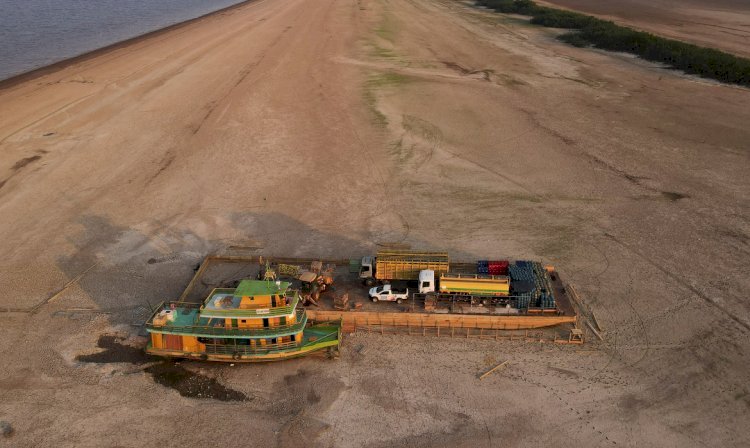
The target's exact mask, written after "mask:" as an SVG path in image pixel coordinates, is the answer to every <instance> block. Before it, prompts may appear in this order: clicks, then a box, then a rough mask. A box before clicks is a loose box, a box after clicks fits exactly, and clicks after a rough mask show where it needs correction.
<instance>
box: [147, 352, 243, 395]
mask: <svg viewBox="0 0 750 448" xmlns="http://www.w3.org/2000/svg"><path fill="white" fill-rule="evenodd" d="M146 372H148V373H150V374H151V375H152V376H153V377H154V381H156V382H157V383H159V384H161V385H162V386H165V387H169V388H172V389H174V390H176V391H177V392H179V393H180V395H182V396H183V397H189V398H213V399H214V400H219V401H250V400H251V398H249V397H248V396H247V395H245V394H243V393H242V392H239V391H236V390H234V389H229V388H228V387H225V386H223V385H221V384H220V383H219V382H218V381H216V380H215V379H213V378H209V377H207V376H204V375H201V374H198V373H194V372H191V371H189V370H187V369H185V368H184V367H182V366H180V365H179V364H173V363H170V362H164V363H161V364H156V365H153V366H151V367H148V368H147V369H146Z"/></svg>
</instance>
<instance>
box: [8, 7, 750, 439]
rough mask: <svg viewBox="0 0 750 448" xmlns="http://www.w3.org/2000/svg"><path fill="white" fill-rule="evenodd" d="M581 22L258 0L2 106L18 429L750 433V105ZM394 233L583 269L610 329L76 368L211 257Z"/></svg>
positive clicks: (227, 433)
mask: <svg viewBox="0 0 750 448" xmlns="http://www.w3.org/2000/svg"><path fill="white" fill-rule="evenodd" d="M436 30H439V32H436ZM553 33H554V31H553V30H549V29H542V28H538V27H530V26H528V25H527V24H526V23H524V22H522V21H519V20H517V19H514V18H507V17H503V16H501V15H498V14H494V13H490V12H487V11H481V10H478V9H475V8H470V7H468V6H467V5H466V4H465V3H463V2H457V1H452V0H410V1H393V0H378V1H371V2H365V1H362V0H319V1H314V2H312V1H303V0H257V1H254V2H251V3H247V4H243V5H241V6H239V7H235V8H233V9H231V10H228V11H224V12H222V13H218V14H214V15H211V16H208V17H205V18H202V19H200V20H196V21H194V22H192V23H190V24H188V25H184V26H179V27H176V28H173V29H170V30H167V31H164V32H161V33H158V34H157V35H152V36H148V37H146V38H143V39H139V40H137V41H134V42H130V43H128V44H126V45H121V46H118V47H117V48H113V49H110V50H108V51H103V52H101V53H99V54H96V55H92V56H91V57H87V58H83V59H81V60H78V61H74V62H73V63H71V64H68V65H66V66H64V67H62V66H61V67H58V69H56V70H50V71H48V72H46V73H43V74H40V76H37V77H34V78H32V79H28V80H26V81H24V82H18V83H16V84H14V85H10V86H7V87H6V88H4V89H2V90H0V234H2V235H3V244H2V245H0V290H2V291H4V293H3V294H2V296H0V354H2V358H3V359H4V360H5V361H6V362H3V363H0V420H2V421H8V422H10V423H11V424H12V425H13V427H14V429H15V432H14V435H13V437H12V438H11V439H7V440H8V441H9V443H11V444H12V445H15V446H39V445H55V446H97V447H98V446H115V445H117V446H144V445H154V444H157V443H162V444H165V445H173V446H174V445H181V446H193V445H199V444H206V443H211V444H216V443H220V444H233V443H234V444H248V443H253V444H258V445H264V446H268V445H279V446H298V445H299V446H302V445H304V446H307V447H309V446H344V447H349V446H351V447H361V446H368V447H385V446H388V447H392V446H403V447H412V446H439V445H446V446H477V445H487V446H496V445H498V444H505V443H508V444H517V445H544V446H560V445H569V444H571V443H573V444H579V445H581V446H608V445H614V444H615V443H616V444H617V445H621V446H622V445H629V444H635V443H638V444H644V445H659V446H680V447H684V446H702V445H721V446H744V445H747V444H748V435H747V434H744V433H738V432H737V428H741V427H744V426H745V423H743V422H746V421H747V415H748V414H747V409H748V391H747V372H746V370H747V369H746V366H747V364H748V362H750V360H748V359H747V357H748V353H750V350H748V349H749V348H750V347H749V346H748V344H749V342H748V341H749V339H748V337H747V336H748V332H750V309H748V306H747V302H746V297H747V294H748V292H749V291H750V283H749V280H748V278H747V276H746V275H745V271H746V264H747V263H746V260H747V257H748V246H747V244H748V235H750V227H748V223H749V222H750V219H749V218H748V216H749V213H750V203H749V202H748V198H749V197H750V195H748V191H750V184H749V183H748V179H747V166H748V154H747V149H748V142H750V130H749V129H748V128H747V125H746V124H747V123H748V122H749V121H750V107H748V106H750V93H748V90H746V89H741V88H736V87H731V86H723V85H720V84H716V83H712V82H706V81H703V80H699V79H695V78H690V77H685V76H682V75H680V74H679V73H676V72H673V71H668V70H663V69H660V68H657V67H654V66H653V65H650V64H647V63H644V62H643V61H639V60H637V59H634V58H630V57H627V56H623V55H617V54H615V55H613V54H608V53H604V52H599V51H592V50H587V49H578V48H574V47H570V46H566V45H564V44H561V43H559V42H557V41H556V40H555V39H554V34H553ZM389 242H390V243H392V242H397V243H400V244H407V245H411V246H413V247H415V248H421V249H441V250H447V251H449V252H450V253H451V255H452V256H453V257H454V258H456V259H464V260H467V259H478V258H500V257H509V258H517V259H522V258H534V259H541V260H543V261H545V262H548V263H551V264H554V265H555V266H556V267H557V268H558V269H559V270H560V272H561V276H562V277H563V278H565V279H569V280H570V281H571V282H573V283H575V284H576V285H577V287H578V290H579V291H580V292H581V295H582V296H583V297H584V299H585V300H586V301H587V303H588V304H589V305H590V306H591V308H592V309H593V310H594V311H595V313H596V314H597V318H598V320H599V321H600V323H601V324H602V325H603V326H604V327H605V328H606V330H607V331H606V339H605V341H603V342H594V343H592V344H590V345H586V346H584V347H583V348H580V349H577V348H572V349H570V348H561V347H550V346H544V345H538V344H525V343H512V344H510V345H504V344H503V343H495V342H491V341H485V342H479V343H475V342H473V341H465V340H450V339H440V340H436V339H429V338H427V339H421V338H419V339H415V338H406V339H403V338H401V339H399V338H395V337H381V336H374V335H372V336H366V335H359V336H355V337H353V338H351V339H349V341H348V342H345V347H344V352H343V355H342V357H341V358H340V359H339V360H337V361H328V360H325V359H302V360H295V361H291V362H289V363H283V364H275V365H268V366H247V367H242V368H237V367H229V366H216V365H206V364H200V363H184V364H183V365H182V367H184V368H185V369H188V370H190V371H193V372H197V373H200V374H201V375H203V376H207V377H210V378H213V379H215V380H216V381H218V382H219V383H221V384H224V385H226V386H227V387H229V388H231V389H233V390H237V391H240V392H241V393H243V394H244V395H245V396H247V397H251V398H252V399H251V400H250V401H248V402H222V401H216V400H202V399H197V398H188V397H184V396H181V395H180V394H179V393H178V392H177V391H175V390H174V389H171V388H168V387H164V386H163V385H161V384H159V383H157V382H155V381H154V377H153V376H152V375H151V374H150V373H148V372H145V371H143V370H141V369H140V368H141V367H143V366H142V365H140V364H139V365H137V366H133V365H129V364H123V363H92V362H81V361H77V360H76V357H77V356H78V355H81V354H87V353H94V352H97V351H98V350H100V349H99V348H97V341H98V340H99V338H100V336H101V335H104V334H113V333H117V334H122V335H123V336H126V337H128V339H127V343H133V344H136V343H138V337H137V334H138V332H139V327H137V325H139V324H140V323H141V322H142V320H143V319H144V318H145V317H146V315H147V314H148V304H149V303H150V304H153V303H158V302H160V301H162V300H164V299H170V298H174V297H177V296H179V294H180V292H181V291H182V289H183V288H184V287H185V285H186V284H187V283H188V281H189V280H190V278H191V277H192V274H193V268H194V267H195V265H196V263H198V262H199V261H200V260H201V259H202V258H203V257H204V256H205V255H206V254H208V253H211V252H215V251H230V252H233V253H242V254H249V255H259V254H264V255H285V256H305V257H315V256H319V257H327V258H345V257H354V256H361V255H363V254H367V253H372V252H374V251H375V250H377V248H378V247H379V244H384V243H389ZM8 310H11V312H7V311H8ZM360 345H361V347H360ZM384 348H385V349H384ZM505 359H511V360H512V368H509V369H507V371H506V372H504V373H502V374H499V375H493V376H492V377H491V378H490V379H488V380H483V381H481V382H480V381H478V380H477V375H478V374H479V373H481V372H484V371H486V370H487V369H488V368H489V367H491V366H493V365H495V364H496V363H498V362H500V361H503V360H505ZM138 362H139V361H138ZM136 367H137V368H136ZM715 415H721V416H722V417H721V418H719V419H707V418H706V416H715ZM249 440H250V441H252V442H248V441H249Z"/></svg>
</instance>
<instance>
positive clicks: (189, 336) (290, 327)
mask: <svg viewBox="0 0 750 448" xmlns="http://www.w3.org/2000/svg"><path fill="white" fill-rule="evenodd" d="M290 286H291V283H289V282H282V281H269V280H243V281H241V282H240V284H239V285H238V286H237V288H216V289H214V290H213V291H211V293H210V294H209V295H208V297H207V298H206V299H205V300H204V301H203V303H201V304H198V303H186V302H169V303H162V304H161V305H159V307H157V309H156V310H155V311H154V313H153V314H152V315H151V317H150V318H149V319H148V321H147V322H146V330H147V331H148V332H149V333H150V336H151V339H150V341H149V343H148V346H147V347H146V352H148V353H150V354H153V355H158V356H167V357H174V358H189V359H200V360H206V361H228V362H261V361H278V360H282V359H289V358H295V357H299V356H305V355H308V354H310V353H313V352H317V351H320V350H328V351H329V352H337V351H338V348H339V344H340V341H341V325H340V322H326V323H320V324H314V325H313V324H309V323H308V321H307V314H306V313H305V309H304V307H302V306H299V305H300V296H299V292H298V291H297V290H295V289H291V288H290Z"/></svg>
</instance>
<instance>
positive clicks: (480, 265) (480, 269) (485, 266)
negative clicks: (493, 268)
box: [477, 260, 490, 275]
mask: <svg viewBox="0 0 750 448" xmlns="http://www.w3.org/2000/svg"><path fill="white" fill-rule="evenodd" d="M477 274H479V275H490V262H489V261H487V260H479V261H477Z"/></svg>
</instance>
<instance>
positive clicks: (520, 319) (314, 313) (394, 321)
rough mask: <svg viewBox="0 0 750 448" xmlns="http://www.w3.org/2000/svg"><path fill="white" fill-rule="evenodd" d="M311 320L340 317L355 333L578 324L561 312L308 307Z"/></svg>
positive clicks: (343, 329)
mask: <svg viewBox="0 0 750 448" xmlns="http://www.w3.org/2000/svg"><path fill="white" fill-rule="evenodd" d="M307 317H308V320H311V321H314V322H325V321H331V320H339V319H340V320H341V323H342V325H341V329H342V331H344V332H346V333H353V332H354V331H356V330H357V328H367V329H370V328H372V327H390V328H408V329H410V330H411V329H414V330H415V331H419V330H420V329H425V328H429V329H437V331H438V332H439V331H441V330H442V331H444V332H448V333H451V334H454V333H458V334H463V333H466V331H465V330H466V329H469V330H471V329H480V330H527V329H533V328H544V327H553V326H555V325H561V324H568V323H570V324H575V322H576V317H575V316H560V315H549V314H544V315H542V314H539V315H522V316H519V315H514V316H488V315H481V316H478V315H467V314H437V313H379V312H368V311H325V310H314V309H310V308H308V309H307Z"/></svg>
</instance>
